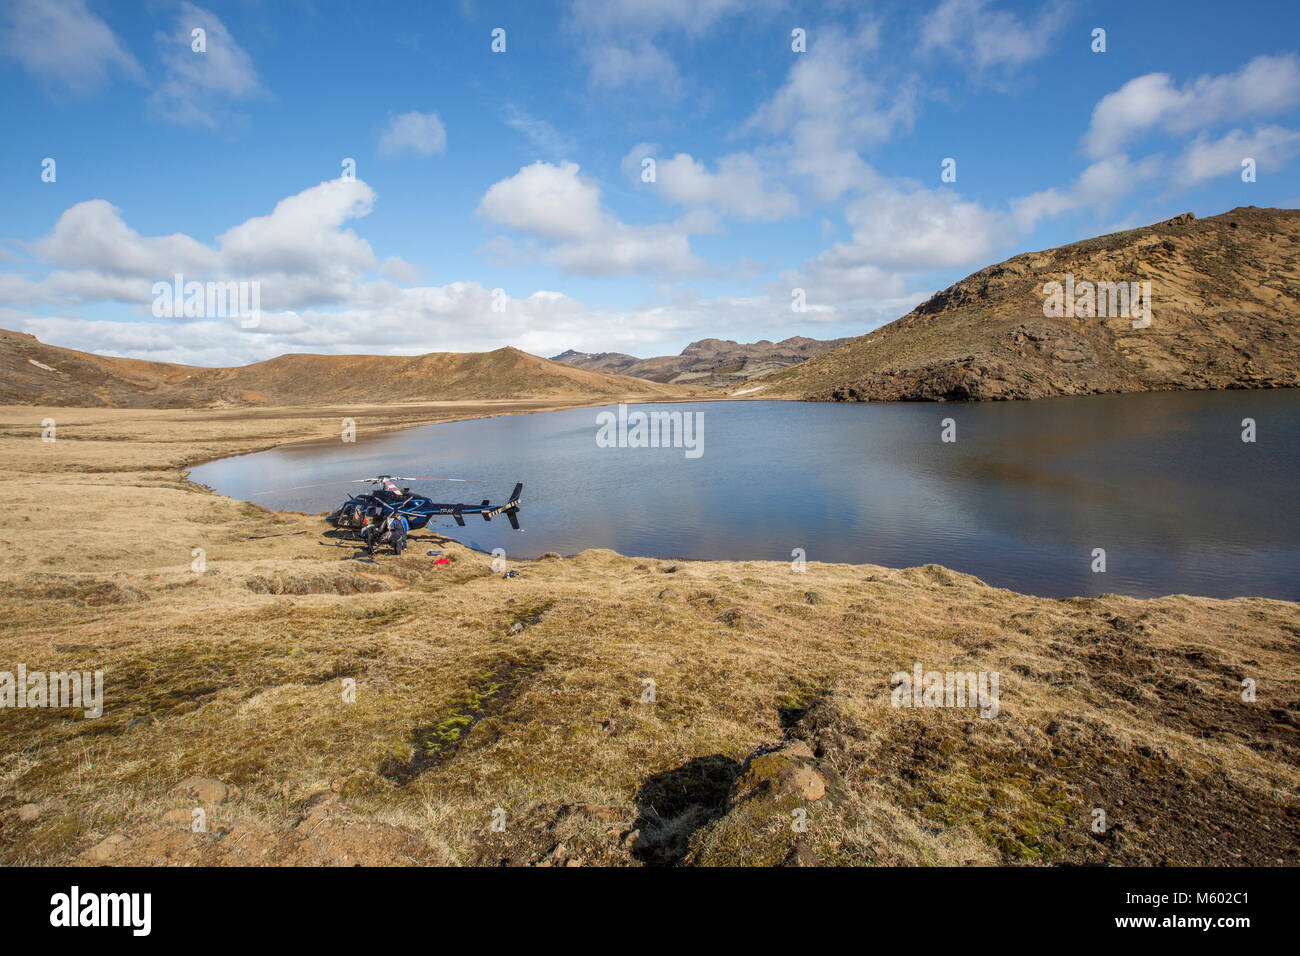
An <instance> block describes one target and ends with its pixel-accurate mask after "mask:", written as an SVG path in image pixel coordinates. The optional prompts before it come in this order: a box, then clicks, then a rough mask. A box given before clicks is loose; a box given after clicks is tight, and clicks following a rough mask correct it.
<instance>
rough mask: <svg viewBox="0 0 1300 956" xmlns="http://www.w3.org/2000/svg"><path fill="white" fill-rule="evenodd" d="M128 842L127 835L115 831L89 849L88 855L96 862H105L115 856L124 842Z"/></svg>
mask: <svg viewBox="0 0 1300 956" xmlns="http://www.w3.org/2000/svg"><path fill="white" fill-rule="evenodd" d="M124 843H126V837H124V836H122V835H121V834H120V833H114V834H113V835H112V836H110V837H108V838H106V839H105V840H104V841H103V842H102V843H98V844H96V845H95V846H93V847H91V848H90V850H88V851H87V853H86V856H87V857H89V858H90V859H92V860H94V861H95V862H96V863H103V862H104V861H106V860H110V859H112V858H113V855H114V854H116V853H117V851H118V849H119V848H120V847H121V846H122V844H124Z"/></svg>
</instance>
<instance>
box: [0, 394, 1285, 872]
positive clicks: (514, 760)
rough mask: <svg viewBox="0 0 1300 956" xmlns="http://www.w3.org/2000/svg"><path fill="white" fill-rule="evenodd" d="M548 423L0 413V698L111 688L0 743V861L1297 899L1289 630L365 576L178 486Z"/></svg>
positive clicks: (614, 575)
mask: <svg viewBox="0 0 1300 956" xmlns="http://www.w3.org/2000/svg"><path fill="white" fill-rule="evenodd" d="M550 407H559V405H558V404H557V403H550V404H547V403H545V402H540V401H539V402H498V403H487V402H478V403H441V404H434V405H407V406H383V407H374V408H356V407H351V408H349V409H347V410H341V409H329V408H314V409H289V408H266V409H258V410H255V411H250V410H247V409H245V410H227V411H203V410H131V411H121V410H112V409H42V408H29V407H5V408H0V423H2V424H0V491H2V492H3V501H4V502H5V505H4V507H3V509H2V512H0V544H3V547H2V548H0V596H2V597H3V606H4V609H5V613H4V614H3V616H2V617H0V635H2V637H0V641H2V642H3V649H4V650H3V654H0V671H11V672H12V671H15V670H16V668H17V666H18V665H19V664H23V665H25V666H26V668H27V670H28V672H32V671H46V672H48V671H56V670H57V671H66V670H72V669H76V670H79V671H94V670H102V671H103V674H104V712H103V715H102V716H100V717H98V718H85V717H83V716H82V714H81V713H80V712H79V711H72V710H58V709H33V708H27V709H16V708H7V709H2V710H0V860H2V861H3V862H5V863H9V864H23V863H37V864H68V863H78V864H80V863H86V864H98V863H108V864H134V863H145V864H163V863H180V864H247V863H252V864H321V863H331V864H351V863H391V864H411V863H419V864H426V863H441V864H466V865H473V864H499V863H503V862H508V863H519V864H541V865H637V864H677V863H680V864H782V863H786V864H868V865H870V864H880V865H889V864H963V863H1062V862H1073V863H1080V862H1108V863H1124V864H1152V863H1172V864H1198V863H1204V864H1240V863H1262V864H1282V863H1285V864H1291V865H1294V864H1296V863H1297V862H1300V838H1298V837H1300V800H1298V799H1297V794H1298V793H1300V789H1298V788H1300V770H1298V763H1300V740H1298V739H1297V735H1298V734H1300V656H1298V655H1297V649H1298V647H1300V606H1297V605H1296V604H1292V603H1287V602H1280V601H1272V600H1264V599H1238V600H1232V601H1220V600H1210V599H1204V598H1197V597H1187V596H1172V597H1165V598H1160V599H1156V600H1132V599H1128V598H1123V597H1115V596H1107V597H1104V598H1101V599H1072V600H1060V601H1058V600H1047V599H1041V598H1035V597H1027V596H1023V595H1019V594H1015V593H1013V592H1010V591H1005V590H998V589H994V588H990V587H987V586H985V585H984V584H982V583H981V582H979V581H978V580H976V579H974V578H971V577H968V576H965V575H961V574H957V573H954V572H951V571H948V570H946V569H944V568H941V567H938V566H934V565H930V566H926V567H923V568H913V569H907V570H890V569H886V568H881V567H875V566H870V565H861V566H850V565H822V564H815V563H813V564H809V565H807V568H806V570H805V571H803V572H798V571H796V570H795V569H794V568H793V567H792V566H791V565H790V564H786V563H774V562H693V561H691V562H687V561H663V560H649V559H638V558H635V557H624V556H620V555H617V554H614V553H612V552H609V551H587V552H584V553H582V554H580V555H577V556H571V557H561V556H558V555H550V556H545V557H543V558H540V559H538V560H536V561H510V562H509V564H508V570H511V571H515V572H517V574H516V576H513V577H504V576H503V574H502V573H500V572H499V569H498V570H494V569H493V568H492V567H491V565H490V562H491V558H490V556H487V555H483V554H478V553H475V552H473V551H470V550H468V549H465V548H463V547H460V546H459V545H457V544H455V543H453V542H450V541H447V540H445V539H442V538H440V537H437V536H436V535H434V534H432V533H427V532H417V536H418V538H417V540H415V541H413V545H412V547H411V549H410V550H409V551H408V553H407V554H406V555H404V556H403V557H401V558H400V559H398V558H394V557H393V556H391V555H381V556H379V557H378V558H377V559H376V561H375V562H374V563H369V562H365V561H359V560H357V559H356V557H355V550H354V549H353V548H352V547H350V546H349V545H348V544H347V543H346V542H344V541H340V540H338V539H337V538H331V537H327V536H325V535H324V532H325V530H326V525H325V524H324V522H323V521H321V520H320V517H319V516H305V515H297V514H288V513H274V512H270V511H266V510H265V509H262V508H260V507H257V506H254V505H250V504H246V503H242V502H238V501H232V500H230V499H227V498H222V497H219V496H217V495H214V494H212V493H210V492H208V491H206V490H205V489H202V488H200V487H197V486H195V485H194V484H191V483H190V482H188V481H187V480H186V479H185V477H184V474H183V472H184V469H185V468H186V467H188V466H191V465H193V464H195V463H197V462H199V461H203V460H208V459H211V458H214V457H221V456H225V455H230V454H235V453H240V452H245V451H252V450H257V449H262V448H267V447H270V446H273V445H275V444H279V443H282V442H289V441H297V440H306V439H312V438H322V437H328V436H337V434H338V431H339V418H340V417H341V416H342V415H348V416H350V417H354V418H356V419H357V422H358V427H359V428H361V429H368V428H392V427H402V426H409V425H413V424H418V423H425V422H432V421H440V420H449V419H453V418H466V417H476V416H481V415H491V414H510V413H517V412H523V411H536V410H541V409H544V408H550ZM45 418H52V419H54V421H55V423H56V428H57V432H56V440H55V441H53V442H43V441H42V440H41V422H42V420H43V419H45ZM526 507H527V502H526V501H525V508H526ZM194 549H202V551H203V563H202V564H201V565H198V566H197V568H196V564H195V556H194ZM429 549H438V550H442V551H444V552H445V553H446V556H447V558H448V559H449V563H448V564H446V565H434V564H433V560H434V559H433V558H432V557H429V556H427V555H426V551H427V550H429ZM918 663H919V664H920V665H921V666H922V667H923V668H924V669H925V670H938V671H963V672H965V671H974V672H997V673H998V674H999V675H1000V701H999V707H998V713H997V716H996V717H992V718H990V719H984V718H981V717H980V716H979V714H978V713H977V711H975V710H973V709H969V708H958V707H931V708H903V707H895V706H891V693H890V678H891V675H892V674H893V673H894V672H897V671H907V672H911V671H912V670H913V667H914V666H915V665H916V664H918ZM1243 681H1253V682H1254V684H1255V686H1256V689H1257V697H1256V699H1255V700H1253V701H1247V700H1243V693H1242V689H1243ZM1099 810H1100V811H1102V812H1104V815H1105V816H1104V827H1101V828H1098V826H1097V824H1098V821H1099V820H1100V818H1099V817H1098V814H1097V811H1099Z"/></svg>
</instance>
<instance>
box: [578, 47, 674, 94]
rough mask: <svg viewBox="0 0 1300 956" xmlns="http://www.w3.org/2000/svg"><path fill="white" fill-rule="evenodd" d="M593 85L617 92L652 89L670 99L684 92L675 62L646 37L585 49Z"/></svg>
mask: <svg viewBox="0 0 1300 956" xmlns="http://www.w3.org/2000/svg"><path fill="white" fill-rule="evenodd" d="M584 54H585V56H586V59H587V64H588V66H589V68H590V73H589V76H590V80H591V84H592V85H593V86H600V87H608V88H610V89H618V88H620V87H625V86H631V87H637V86H651V87H654V88H656V89H658V90H659V92H660V93H662V94H663V95H664V96H667V97H669V98H671V99H677V98H679V97H680V96H681V95H682V94H683V92H684V91H685V90H684V84H683V82H682V77H681V74H680V73H678V72H677V66H676V64H675V63H673V61H672V59H671V58H670V57H669V56H668V55H667V54H666V53H664V52H663V51H662V50H660V49H659V48H658V47H657V46H655V44H654V42H653V41H652V40H649V39H646V38H644V37H642V38H640V39H633V40H627V41H623V42H600V43H594V44H591V45H589V46H587V47H584Z"/></svg>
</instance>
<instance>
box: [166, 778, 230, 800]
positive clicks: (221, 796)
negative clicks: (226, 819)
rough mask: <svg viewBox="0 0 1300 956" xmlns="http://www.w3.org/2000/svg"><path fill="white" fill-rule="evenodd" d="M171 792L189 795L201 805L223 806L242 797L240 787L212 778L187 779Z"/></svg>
mask: <svg viewBox="0 0 1300 956" xmlns="http://www.w3.org/2000/svg"><path fill="white" fill-rule="evenodd" d="M171 792H172V793H185V794H189V795H190V796H192V797H194V798H195V799H197V800H198V801H199V802H200V803H217V804H221V803H225V802H227V801H229V800H238V799H239V797H240V793H239V788H238V787H236V786H234V785H233V784H224V783H222V782H221V781H220V780H213V779H212V778H211V777H186V778H185V779H184V780H182V781H181V782H180V783H178V784H176V786H174V787H172V790H171Z"/></svg>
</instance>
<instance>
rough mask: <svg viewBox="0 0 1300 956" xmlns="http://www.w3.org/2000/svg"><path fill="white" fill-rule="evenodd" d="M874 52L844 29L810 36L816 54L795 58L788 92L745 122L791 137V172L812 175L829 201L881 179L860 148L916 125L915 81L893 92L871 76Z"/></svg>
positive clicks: (866, 33) (811, 179) (810, 50)
mask: <svg viewBox="0 0 1300 956" xmlns="http://www.w3.org/2000/svg"><path fill="white" fill-rule="evenodd" d="M872 35H874V32H873V31H871V30H864V31H863V33H862V34H861V36H866V37H867V38H868V39H869V37H870V36H872ZM861 36H860V38H859V40H860V39H861ZM869 53H870V47H869V46H868V44H867V43H866V42H858V41H855V40H853V39H850V38H849V37H848V36H846V35H845V34H844V33H843V32H841V31H839V30H826V31H825V32H822V33H817V34H814V35H812V36H810V38H809V47H808V52H807V53H803V54H800V55H799V56H797V57H796V58H795V63H794V65H793V66H792V67H791V68H790V72H789V73H788V74H787V76H786V80H785V82H784V83H783V84H782V86H781V88H780V89H779V90H777V92H776V94H775V95H773V97H772V98H771V99H770V100H768V101H767V102H766V103H764V104H763V105H762V106H760V107H759V108H758V110H756V111H755V113H754V115H753V116H751V117H750V119H749V121H748V122H747V123H746V124H745V128H746V129H747V130H753V129H760V130H764V131H766V132H769V133H775V134H778V135H781V136H784V137H786V138H787V144H786V147H785V154H786V157H787V163H788V169H789V171H790V173H791V174H793V175H796V176H801V177H806V178H807V179H808V180H809V182H810V184H811V186H812V189H813V191H814V192H815V193H816V194H817V196H819V197H820V198H822V199H825V200H834V199H838V198H839V197H840V196H842V195H843V194H844V193H845V192H846V191H847V190H849V189H851V188H855V187H856V188H862V187H863V186H865V185H868V184H870V182H871V181H872V180H873V178H874V174H873V173H872V171H871V168H870V167H869V166H868V165H867V163H866V162H864V161H863V159H862V157H861V156H860V155H859V153H858V151H859V150H861V149H864V148H866V147H868V146H872V145H876V144H879V143H882V142H884V141H886V140H888V139H889V138H890V137H892V136H893V135H894V133H895V132H896V131H898V130H910V129H911V127H912V124H913V123H914V122H915V120H916V92H915V86H914V84H913V83H912V81H910V80H902V81H899V82H897V83H894V84H891V86H890V88H889V89H888V90H886V88H885V87H884V86H882V85H880V84H878V83H875V82H873V81H871V80H869V79H867V76H866V71H865V62H866V59H867V58H868V55H869Z"/></svg>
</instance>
